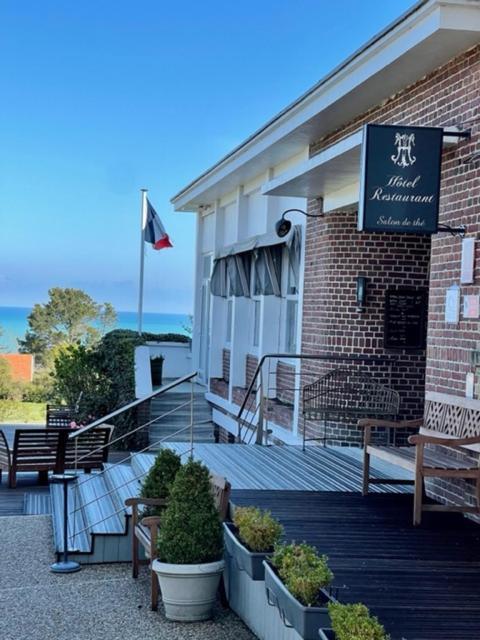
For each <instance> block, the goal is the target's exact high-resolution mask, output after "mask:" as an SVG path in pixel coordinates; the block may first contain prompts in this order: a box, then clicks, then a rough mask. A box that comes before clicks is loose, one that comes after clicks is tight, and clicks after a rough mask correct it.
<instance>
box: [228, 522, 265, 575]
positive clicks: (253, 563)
mask: <svg viewBox="0 0 480 640" xmlns="http://www.w3.org/2000/svg"><path fill="white" fill-rule="evenodd" d="M223 538H224V540H225V552H226V553H227V554H228V555H229V556H230V558H231V560H232V562H233V563H235V564H236V566H237V568H238V569H239V570H240V571H246V573H247V575H249V576H250V578H252V580H256V581H257V580H263V579H264V576H265V569H264V566H263V561H264V560H265V558H268V557H270V556H271V553H255V552H252V551H249V550H248V549H247V548H246V547H245V546H244V545H243V544H242V543H241V542H240V540H239V539H238V538H237V536H236V535H235V527H234V525H233V524H232V523H231V522H225V523H224V524H223Z"/></svg>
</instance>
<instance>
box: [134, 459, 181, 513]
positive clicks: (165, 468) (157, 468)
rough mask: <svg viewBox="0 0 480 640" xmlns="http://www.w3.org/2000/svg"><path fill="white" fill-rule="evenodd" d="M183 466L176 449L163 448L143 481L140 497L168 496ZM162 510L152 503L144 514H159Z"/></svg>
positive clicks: (155, 497) (163, 497)
mask: <svg viewBox="0 0 480 640" xmlns="http://www.w3.org/2000/svg"><path fill="white" fill-rule="evenodd" d="M181 466H182V462H181V460H180V456H179V455H178V454H176V453H175V451H172V449H161V450H160V452H159V453H158V454H157V457H156V458H155V462H154V463H153V465H152V466H151V467H150V470H149V472H148V474H147V475H146V476H145V478H144V480H143V482H142V488H141V489H140V497H141V498H147V499H149V500H150V499H154V500H155V499H158V498H160V499H165V498H168V495H169V493H170V488H171V485H172V484H173V481H174V480H175V476H176V475H177V471H178V470H179V469H180V467H181ZM162 511H163V507H156V506H154V505H151V506H146V507H145V509H144V511H143V514H142V515H143V516H144V517H145V516H159V515H161V512H162Z"/></svg>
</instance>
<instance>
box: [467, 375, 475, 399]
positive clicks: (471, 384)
mask: <svg viewBox="0 0 480 640" xmlns="http://www.w3.org/2000/svg"><path fill="white" fill-rule="evenodd" d="M474 383H475V376H474V375H473V373H472V372H469V373H467V375H466V376H465V397H466V398H473V391H474Z"/></svg>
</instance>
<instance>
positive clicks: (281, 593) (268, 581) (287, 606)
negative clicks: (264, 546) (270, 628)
mask: <svg viewBox="0 0 480 640" xmlns="http://www.w3.org/2000/svg"><path fill="white" fill-rule="evenodd" d="M263 564H264V567H265V591H266V593H267V600H268V604H269V605H271V606H272V607H276V608H277V609H278V613H279V615H280V618H281V619H282V621H283V623H284V625H285V626H286V627H293V628H294V629H295V630H296V631H297V632H298V633H299V634H300V636H301V637H302V638H303V639H304V640H318V637H319V636H318V631H319V629H328V628H329V627H330V616H329V615H328V609H327V604H328V602H336V600H335V598H333V596H331V595H330V594H329V593H328V591H326V590H325V589H322V590H321V593H322V595H323V597H324V598H325V606H324V607H305V606H304V605H303V604H301V603H300V602H299V601H298V600H297V599H296V598H294V597H293V596H292V594H291V593H290V592H289V591H288V589H287V588H286V587H285V585H284V584H283V582H282V581H281V580H280V578H279V577H278V576H277V574H276V573H275V572H274V571H273V569H272V568H271V567H270V565H269V564H268V562H266V561H264V563H263Z"/></svg>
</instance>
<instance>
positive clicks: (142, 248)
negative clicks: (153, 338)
mask: <svg viewBox="0 0 480 640" xmlns="http://www.w3.org/2000/svg"><path fill="white" fill-rule="evenodd" d="M140 191H141V193H142V201H141V207H140V284H139V288H138V334H139V335H142V316H143V271H144V263H145V225H146V224H147V191H148V189H140Z"/></svg>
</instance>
